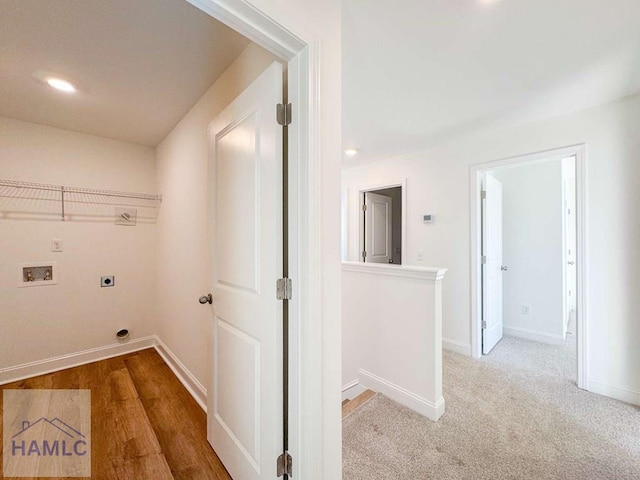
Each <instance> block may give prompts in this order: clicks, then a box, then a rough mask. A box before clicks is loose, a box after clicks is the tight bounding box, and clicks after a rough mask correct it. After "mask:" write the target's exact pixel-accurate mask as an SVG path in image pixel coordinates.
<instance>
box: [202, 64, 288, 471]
mask: <svg viewBox="0 0 640 480" xmlns="http://www.w3.org/2000/svg"><path fill="white" fill-rule="evenodd" d="M281 99H282V67H281V65H280V64H278V63H274V64H273V65H271V67H269V68H268V69H267V70H266V71H265V72H264V73H263V74H262V75H261V76H260V77H259V78H258V79H257V80H256V81H255V82H254V83H252V84H251V85H250V86H249V88H247V89H246V90H245V91H244V92H243V93H242V94H241V95H240V96H239V97H238V98H236V100H234V101H233V102H232V103H231V105H229V106H228V107H227V108H226V109H225V110H224V111H223V112H222V113H221V114H220V115H219V116H218V117H217V118H216V119H215V120H214V121H213V122H212V124H211V127H210V153H211V161H210V165H209V171H210V178H209V185H210V191H211V195H210V199H211V204H210V209H209V222H210V223H209V225H210V245H211V260H212V272H213V275H212V295H213V305H212V312H213V322H212V327H211V328H212V333H213V347H212V357H213V359H212V375H211V384H210V387H209V391H208V412H207V413H208V416H207V435H208V439H209V442H210V443H211V445H212V446H213V448H214V450H215V451H216V453H217V454H218V456H219V457H220V459H221V460H222V463H223V464H224V466H225V467H226V468H227V470H228V471H229V473H230V474H231V476H232V477H233V478H234V480H263V479H274V478H276V459H277V457H278V455H279V454H280V453H282V446H283V434H282V431H283V412H282V405H283V398H282V385H283V384H282V381H283V380H282V374H283V372H282V329H281V325H282V315H283V310H282V302H281V301H279V300H277V299H276V294H275V287H276V280H277V279H278V278H279V277H281V276H282V265H283V262H282V258H283V256H282V255H283V254H282V242H283V238H282V222H283V211H282V129H281V127H280V126H278V124H277V123H276V104H277V103H279V102H280V101H281Z"/></svg>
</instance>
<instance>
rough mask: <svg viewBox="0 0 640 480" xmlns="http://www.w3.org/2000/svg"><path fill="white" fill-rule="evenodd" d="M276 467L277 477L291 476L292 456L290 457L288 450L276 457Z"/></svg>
mask: <svg viewBox="0 0 640 480" xmlns="http://www.w3.org/2000/svg"><path fill="white" fill-rule="evenodd" d="M277 469H278V477H282V476H284V475H288V476H290V477H293V458H291V455H290V454H289V452H284V453H283V454H282V455H280V456H279V457H278V462H277Z"/></svg>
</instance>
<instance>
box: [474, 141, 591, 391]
mask: <svg viewBox="0 0 640 480" xmlns="http://www.w3.org/2000/svg"><path fill="white" fill-rule="evenodd" d="M582 162H583V156H582V149H581V148H574V149H563V150H558V151H555V152H546V153H544V154H541V155H534V156H526V157H519V158H516V159H511V160H506V161H502V162H495V163H490V164H485V165H483V166H478V167H474V168H473V172H472V173H473V174H475V176H474V175H472V180H473V181H474V183H472V189H473V190H475V189H476V188H477V195H478V199H479V202H478V203H477V205H476V207H477V208H474V209H472V215H474V214H475V217H474V222H473V226H475V227H476V228H475V232H474V234H473V235H472V239H475V240H476V242H475V245H474V248H473V251H472V258H473V263H474V265H475V266H476V268H475V274H476V275H477V276H476V277H475V280H476V281H477V287H478V288H476V289H474V293H475V294H474V299H473V300H474V302H473V303H474V307H475V308H474V312H475V315H474V319H473V325H472V328H473V329H474V336H473V344H472V346H473V354H474V356H476V357H480V356H482V355H487V356H488V357H487V359H488V360H489V361H497V362H500V363H505V362H507V363H508V362H513V363H517V364H518V365H519V366H521V367H525V368H527V369H530V370H534V371H540V372H544V373H549V374H552V375H560V376H562V377H563V378H565V379H567V380H570V381H571V382H576V381H577V382H578V384H579V386H583V385H584V384H582V383H581V382H580V378H584V375H585V373H584V366H585V362H582V361H581V359H582V358H584V355H585V354H586V352H585V348H584V347H585V345H584V336H585V331H584V325H585V323H586V322H585V321H584V316H583V308H582V302H581V301H580V293H581V291H582V282H581V277H580V275H581V274H582V268H581V267H582V261H583V259H582V258H581V255H582V254H583V253H582V252H583V251H584V250H583V248H582V241H583V239H582V235H581V225H582V218H583V215H584V212H583V211H582V209H581V208H580V207H581V206H582V205H584V203H583V202H581V201H580V197H581V195H582V194H583V191H584V190H583V188H582V187H583V185H582V183H581V178H582V176H581V172H582V171H583V166H582Z"/></svg>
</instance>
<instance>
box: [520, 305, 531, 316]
mask: <svg viewBox="0 0 640 480" xmlns="http://www.w3.org/2000/svg"><path fill="white" fill-rule="evenodd" d="M520 312H521V313H522V315H531V305H522V306H521V307H520Z"/></svg>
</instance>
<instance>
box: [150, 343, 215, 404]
mask: <svg viewBox="0 0 640 480" xmlns="http://www.w3.org/2000/svg"><path fill="white" fill-rule="evenodd" d="M154 347H155V349H156V350H157V352H158V353H159V354H160V356H161V357H162V358H163V360H164V361H165V362H166V363H167V365H169V368H170V369H171V370H172V371H173V373H174V374H175V375H176V377H178V380H180V382H181V383H182V385H184V387H185V388H186V389H187V390H188V391H189V393H190V394H191V396H192V397H193V398H194V399H195V401H196V402H198V405H200V407H202V409H203V410H204V411H205V412H206V411H207V389H206V388H204V385H202V384H201V383H200V382H199V381H198V379H197V378H196V377H195V376H193V374H192V373H191V372H190V371H189V369H188V368H187V367H185V366H184V364H183V363H182V362H181V361H180V360H179V359H178V357H176V356H175V354H174V353H173V352H172V351H171V350H169V347H167V346H166V345H165V343H164V342H163V341H162V340H160V339H159V338H158V337H156V344H155V345H154Z"/></svg>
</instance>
